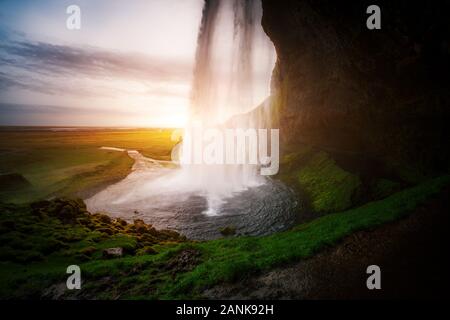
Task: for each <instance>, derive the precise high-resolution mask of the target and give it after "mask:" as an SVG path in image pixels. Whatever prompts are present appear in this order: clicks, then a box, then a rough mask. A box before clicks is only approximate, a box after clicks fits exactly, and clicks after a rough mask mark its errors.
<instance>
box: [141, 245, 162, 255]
mask: <svg viewBox="0 0 450 320" xmlns="http://www.w3.org/2000/svg"><path fill="white" fill-rule="evenodd" d="M157 253H158V251H156V250H155V249H154V248H153V247H151V246H145V247H143V248H142V249H139V250H138V251H137V252H136V255H138V256H143V255H147V254H157Z"/></svg>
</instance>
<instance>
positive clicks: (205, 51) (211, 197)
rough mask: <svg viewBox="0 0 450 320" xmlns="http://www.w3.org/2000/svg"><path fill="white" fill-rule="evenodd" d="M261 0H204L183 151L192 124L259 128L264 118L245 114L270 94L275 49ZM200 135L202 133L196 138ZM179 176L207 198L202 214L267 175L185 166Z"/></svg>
mask: <svg viewBox="0 0 450 320" xmlns="http://www.w3.org/2000/svg"><path fill="white" fill-rule="evenodd" d="M261 18H262V6H261V1H260V0H232V1H223V0H222V1H221V0H205V2H204V7H203V15H202V20H201V24H200V29H199V33H198V40H197V51H196V57H195V59H196V60H195V68H194V78H193V83H192V97H191V108H190V120H189V123H188V126H187V128H186V129H185V134H184V141H185V142H184V144H183V147H182V153H183V154H187V153H189V150H186V149H187V148H189V149H190V148H192V146H191V143H187V141H189V142H191V141H192V140H194V139H195V138H194V137H193V135H192V131H193V130H195V129H193V128H197V127H208V128H218V129H219V128H220V129H223V128H225V127H226V128H233V129H238V128H240V129H248V128H257V123H258V122H260V121H261V120H264V123H268V121H266V120H267V119H253V118H254V116H253V117H252V116H246V117H242V119H244V120H234V121H230V119H231V118H232V117H233V116H236V115H240V114H245V113H247V112H249V111H250V110H252V109H253V108H255V107H256V106H257V105H259V104H261V103H262V102H263V101H264V99H266V98H267V97H268V96H269V93H270V92H269V87H270V77H271V71H272V69H273V64H274V56H275V54H274V48H273V45H272V43H271V42H270V40H269V39H268V37H267V35H266V34H265V33H264V31H263V30H262V26H261ZM200 139H201V138H200ZM182 175H183V176H184V178H185V179H187V180H189V181H191V183H192V184H194V185H197V187H198V189H199V190H200V191H201V193H202V194H203V195H204V196H205V197H206V199H207V202H208V210H206V212H205V213H206V214H209V215H214V214H217V213H219V212H220V206H221V205H222V204H223V202H224V200H225V199H227V198H228V197H231V196H233V194H235V193H237V192H240V191H243V190H246V189H247V188H249V187H254V186H258V185H261V184H263V183H264V182H265V179H264V178H263V177H262V176H260V175H259V174H258V172H257V167H256V165H250V164H241V165H211V164H209V165H204V164H189V165H183V167H182Z"/></svg>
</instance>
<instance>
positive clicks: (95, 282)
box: [0, 176, 450, 299]
mask: <svg viewBox="0 0 450 320" xmlns="http://www.w3.org/2000/svg"><path fill="white" fill-rule="evenodd" d="M449 183H450V177H449V176H444V177H440V178H436V179H433V180H429V181H426V182H424V183H422V184H421V185H419V186H416V187H413V188H409V189H406V190H403V191H401V192H398V193H395V194H393V195H391V196H389V197H387V198H385V199H383V200H379V201H373V202H370V203H367V204H366V205H364V206H361V207H358V208H355V209H351V210H347V211H343V212H339V213H334V214H329V215H326V216H323V217H321V218H318V219H316V220H314V221H312V222H310V223H306V224H302V225H299V226H297V227H295V228H293V229H292V230H289V231H286V232H281V233H277V234H273V235H271V236H266V237H240V238H226V239H219V240H214V241H206V242H186V243H179V244H170V245H168V244H160V245H158V246H153V248H155V249H156V252H155V253H154V254H143V253H144V252H143V251H144V250H145V249H144V250H142V251H139V253H140V254H142V255H137V256H136V255H127V256H125V257H123V258H118V259H112V260H99V259H97V258H98V257H97V256H98V255H99V254H100V253H101V249H102V248H108V247H124V248H127V246H128V247H129V248H130V249H133V248H135V247H136V244H137V239H136V238H134V237H131V236H128V235H115V236H111V237H107V238H106V239H101V240H99V242H93V241H91V240H92V238H94V237H93V236H92V234H95V232H89V233H87V236H86V238H85V239H84V240H82V241H81V242H79V243H73V244H70V246H71V249H69V250H65V251H64V250H63V251H62V252H65V253H66V255H62V254H58V253H52V254H51V255H49V256H46V257H45V261H40V262H39V261H38V262H33V263H28V264H26V265H21V264H17V263H13V262H8V263H0V283H1V286H0V297H2V298H12V297H16V298H26V297H35V298H39V295H40V293H41V292H42V290H43V288H48V287H49V286H51V285H52V284H56V283H60V282H61V281H64V280H65V279H66V278H65V277H66V273H65V268H66V267H67V266H68V265H69V264H79V265H80V267H81V269H82V272H83V277H84V279H86V284H85V285H84V286H83V291H82V292H83V294H86V295H87V296H92V297H96V298H100V297H102V298H104V299H114V298H117V297H118V294H119V295H120V298H122V299H132V298H147V299H173V298H176V299H182V298H198V297H200V295H201V292H202V290H203V289H205V288H207V287H210V286H213V285H215V284H217V283H219V282H222V281H235V280H238V279H242V278H244V277H246V276H248V275H251V274H253V273H255V272H260V271H264V270H269V269H270V268H273V267H275V266H280V265H283V264H285V263H289V262H293V261H297V260H299V259H304V258H307V257H310V256H311V255H313V254H314V253H316V252H318V251H319V250H321V249H322V248H324V247H326V246H330V245H333V244H335V243H336V242H337V241H339V240H340V239H342V238H343V237H345V236H346V235H349V234H351V233H352V232H355V231H357V230H362V229H367V228H372V227H376V226H378V225H381V224H383V223H385V222H388V221H392V220H395V219H398V218H400V217H403V216H405V215H407V214H408V213H410V212H412V210H414V209H415V208H416V207H417V206H418V205H420V204H422V203H424V201H426V200H427V199H428V198H429V197H430V196H432V195H433V194H436V193H438V192H439V191H440V190H441V189H442V188H443V187H444V186H447V185H448V184H449ZM16 216H17V220H18V221H25V220H26V219H27V218H26V217H27V216H26V215H25V211H18V212H17V213H16ZM16 226H19V227H20V223H19V222H18V223H16ZM36 227H37V228H38V229H39V230H40V232H42V233H43V234H44V233H45V232H46V231H48V230H46V229H47V228H49V229H51V231H52V232H54V230H59V229H60V228H64V225H60V224H59V223H56V222H55V221H54V219H53V218H51V219H48V220H46V223H40V224H38V225H37V226H36ZM71 228H73V226H72V227H71ZM83 230H84V229H81V228H80V232H85V231H83ZM11 233H13V236H12V238H20V239H23V238H21V237H20V236H19V234H18V233H17V231H11ZM2 238H3V237H2ZM2 245H3V243H2ZM86 247H93V248H95V249H96V251H95V252H94V251H93V249H89V250H88V251H92V254H91V256H88V255H87V254H86V253H87V252H80V250H81V249H82V248H86ZM8 248H10V247H9V246H6V247H2V248H1V249H0V253H1V254H2V255H8V252H9V254H10V255H17V251H15V250H14V249H8ZM144 248H145V247H144ZM81 251H82V250H81ZM186 251H193V252H199V253H200V255H199V256H198V258H196V259H198V260H197V262H196V263H195V265H194V267H193V269H190V270H188V271H177V270H178V269H176V268H175V269H174V268H172V266H173V261H174V259H175V258H176V257H177V256H178V255H179V254H180V253H182V252H186ZM23 253H24V259H27V260H28V259H31V261H34V259H35V258H39V256H37V257H33V251H32V250H31V251H30V250H28V249H27V250H23ZM152 253H153V252H152ZM183 261H184V260H183ZM105 278H107V279H108V281H107V283H105V280H104V279H105Z"/></svg>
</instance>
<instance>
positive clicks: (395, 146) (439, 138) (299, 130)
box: [262, 0, 450, 170]
mask: <svg viewBox="0 0 450 320" xmlns="http://www.w3.org/2000/svg"><path fill="white" fill-rule="evenodd" d="M371 4H377V5H379V6H380V7H381V14H382V29H381V30H368V29H367V27H366V19H367V17H368V16H369V15H368V14H366V9H367V7H368V6H369V5H371ZM448 7H449V5H448V4H446V1H430V2H425V1H423V2H420V3H416V4H415V3H413V2H411V1H375V2H374V1H371V2H367V1H346V2H342V1H333V0H286V1H276V0H263V9H264V16H263V20H262V25H263V27H264V29H265V31H266V33H267V34H268V35H269V37H270V38H271V39H272V41H273V42H274V44H275V47H276V50H277V55H278V61H277V66H276V69H275V71H274V74H273V78H272V103H273V106H274V107H275V108H277V109H278V110H279V112H278V113H279V116H280V129H281V137H282V141H283V146H287V145H292V144H294V145H295V144H296V143H299V142H301V143H306V144H309V145H313V146H316V147H320V148H324V149H328V150H339V151H343V152H350V153H361V154H365V155H370V156H373V157H376V158H380V159H383V161H385V162H395V163H409V164H413V165H416V166H418V167H420V168H422V169H423V168H425V169H427V170H428V169H433V170H439V169H444V168H448V158H449V151H448V146H447V145H448V137H449V130H448V127H449V125H448V122H449V103H450V90H449V88H450V86H449V83H450V41H449V38H450V36H449V35H450V27H449V25H450V20H449V19H448V17H446V15H447V13H448V12H449V11H448Z"/></svg>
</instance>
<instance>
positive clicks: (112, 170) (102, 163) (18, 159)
mask: <svg viewBox="0 0 450 320" xmlns="http://www.w3.org/2000/svg"><path fill="white" fill-rule="evenodd" d="M172 131H173V130H169V129H167V130H159V129H148V130H144V129H136V130H113V129H104V130H88V131H69V132H65V131H58V132H52V131H14V130H12V129H8V130H2V131H1V134H2V139H1V140H0V168H1V172H2V173H18V174H21V175H22V176H23V177H24V178H25V179H27V180H28V181H29V182H30V183H31V185H32V187H31V188H29V189H26V190H22V191H20V192H12V191H11V190H8V189H6V190H0V201H6V202H14V203H25V202H29V201H33V200H36V199H39V198H44V197H47V196H49V195H71V196H72V195H74V196H77V195H79V193H80V191H86V190H89V189H94V188H98V187H101V186H102V185H105V184H108V183H111V182H115V181H117V180H120V179H122V178H124V177H125V176H126V175H127V174H128V173H129V172H130V170H131V167H132V164H133V160H132V159H130V158H129V157H128V156H127V155H126V154H125V153H120V152H116V151H108V150H100V149H99V148H100V147H102V146H108V147H118V148H124V149H134V150H139V151H141V152H142V153H143V154H144V155H146V156H149V157H152V158H155V159H161V160H167V159H169V158H170V152H171V149H172V147H173V145H174V142H173V141H171V134H172Z"/></svg>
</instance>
